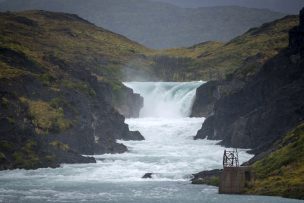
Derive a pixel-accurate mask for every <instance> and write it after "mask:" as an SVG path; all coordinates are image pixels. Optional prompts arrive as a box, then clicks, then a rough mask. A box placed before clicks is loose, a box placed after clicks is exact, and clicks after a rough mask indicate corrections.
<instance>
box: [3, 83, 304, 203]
mask: <svg viewBox="0 0 304 203" xmlns="http://www.w3.org/2000/svg"><path fill="white" fill-rule="evenodd" d="M201 84H202V82H189V83H161V82H159V83H152V82H149V83H135V82H134V83H126V85H127V86H129V87H131V88H132V89H133V90H134V91H135V92H137V93H140V94H141V95H142V96H143V97H144V99H145V104H144V108H143V109H142V111H141V116H140V118H137V119H127V120H126V122H127V123H128V124H129V126H130V129H131V130H139V131H140V132H141V133H142V135H143V136H144V137H145V140H144V141H120V142H121V143H123V144H125V145H126V146H127V147H128V148H129V152H127V153H124V154H114V155H112V154H106V155H98V156H95V157H96V159H97V163H96V164H74V165H70V164H66V165H62V167H60V168H56V169H38V170H29V171H26V170H12V171H1V172H0V202H126V203H127V202H128V203H145V202H148V203H154V202H172V203H178V202H180V203H188V202H189V203H190V202H200V203H237V202H240V203H243V202H248V203H255V202H258V203H289V202H290V203H292V202H300V201H297V200H291V199H284V198H279V197H261V196H238V195H219V194H217V188H216V187H211V186H205V185H192V184H190V181H189V179H190V178H191V174H193V173H196V172H199V171H201V170H206V169H214V168H221V167H222V166H221V163H222V153H223V150H224V148H223V147H221V146H219V145H216V143H217V142H216V141H209V140H196V141H195V140H193V136H194V135H195V134H196V132H197V130H198V129H199V128H200V127H201V125H202V123H203V121H204V118H189V117H188V115H189V113H190V110H191V106H192V102H193V98H194V96H195V90H196V88H197V87H198V86H199V85H201ZM239 156H240V161H241V162H242V161H246V160H248V159H249V158H250V157H251V155H249V154H247V153H246V151H245V150H240V155H239ZM148 172H151V173H154V175H153V176H152V179H142V178H141V177H142V176H143V175H144V174H145V173H148Z"/></svg>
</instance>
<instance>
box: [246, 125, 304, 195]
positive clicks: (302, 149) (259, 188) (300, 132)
mask: <svg viewBox="0 0 304 203" xmlns="http://www.w3.org/2000/svg"><path fill="white" fill-rule="evenodd" d="M277 146H278V147H279V149H278V150H276V151H274V152H272V153H271V154H270V155H268V156H267V157H265V158H263V159H262V160H260V161H257V162H256V163H255V164H253V166H252V168H253V170H254V172H255V174H256V178H257V180H256V181H255V183H254V185H253V186H251V188H250V189H249V190H248V193H250V194H262V195H279V196H284V197H290V198H299V199H304V123H303V124H301V125H299V126H298V127H296V128H295V129H294V130H292V131H291V132H289V133H288V134H287V135H286V136H285V138H284V139H283V140H282V141H281V142H280V143H277Z"/></svg>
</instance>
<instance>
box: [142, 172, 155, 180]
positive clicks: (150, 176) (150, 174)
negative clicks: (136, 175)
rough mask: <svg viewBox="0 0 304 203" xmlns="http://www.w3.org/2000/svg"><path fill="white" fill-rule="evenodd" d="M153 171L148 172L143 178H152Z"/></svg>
mask: <svg viewBox="0 0 304 203" xmlns="http://www.w3.org/2000/svg"><path fill="white" fill-rule="evenodd" d="M152 175H153V173H146V174H145V175H143V177H142V178H143V179H148V178H152Z"/></svg>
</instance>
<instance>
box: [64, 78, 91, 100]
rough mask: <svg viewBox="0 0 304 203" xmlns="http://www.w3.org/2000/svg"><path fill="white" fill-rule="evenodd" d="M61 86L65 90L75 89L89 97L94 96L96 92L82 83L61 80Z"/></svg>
mask: <svg viewBox="0 0 304 203" xmlns="http://www.w3.org/2000/svg"><path fill="white" fill-rule="evenodd" d="M62 84H63V86H64V87H66V88H70V89H76V90H79V91H81V92H83V93H85V94H88V95H90V96H92V97H93V96H96V92H95V91H94V90H93V89H92V88H91V87H90V86H89V85H88V84H86V83H84V82H73V81H71V80H63V81H62Z"/></svg>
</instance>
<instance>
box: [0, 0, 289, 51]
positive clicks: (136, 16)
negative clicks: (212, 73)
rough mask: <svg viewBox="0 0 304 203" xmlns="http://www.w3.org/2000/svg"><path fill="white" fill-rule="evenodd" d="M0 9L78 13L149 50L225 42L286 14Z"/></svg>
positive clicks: (124, 6)
mask: <svg viewBox="0 0 304 203" xmlns="http://www.w3.org/2000/svg"><path fill="white" fill-rule="evenodd" d="M0 9H1V10H2V11H6V10H12V11H19V10H29V9H42V10H50V11H62V12H68V13H75V14H78V15H79V16H80V17H83V18H85V19H87V20H89V21H90V22H93V23H95V24H96V25H98V26H102V27H104V28H106V29H109V30H111V31H114V32H116V33H119V34H122V35H124V36H126V37H128V38H130V39H132V40H135V41H137V42H139V43H141V44H143V45H145V46H148V47H151V48H173V47H187V46H191V45H193V44H197V43H200V42H204V41H210V40H217V41H228V40H230V39H232V38H234V37H236V36H237V35H240V34H241V33H243V32H245V31H246V30H248V29H249V28H251V27H256V26H259V25H261V24H263V23H265V22H269V21H272V20H275V19H278V18H281V17H283V16H284V14H282V13H277V12H272V11H270V10H266V9H251V8H243V7H237V6H222V7H209V8H192V9H191V8H180V7H177V6H174V5H171V4H167V3H161V2H152V1H147V0H52V1H51V0H6V1H5V2H2V3H0Z"/></svg>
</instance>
